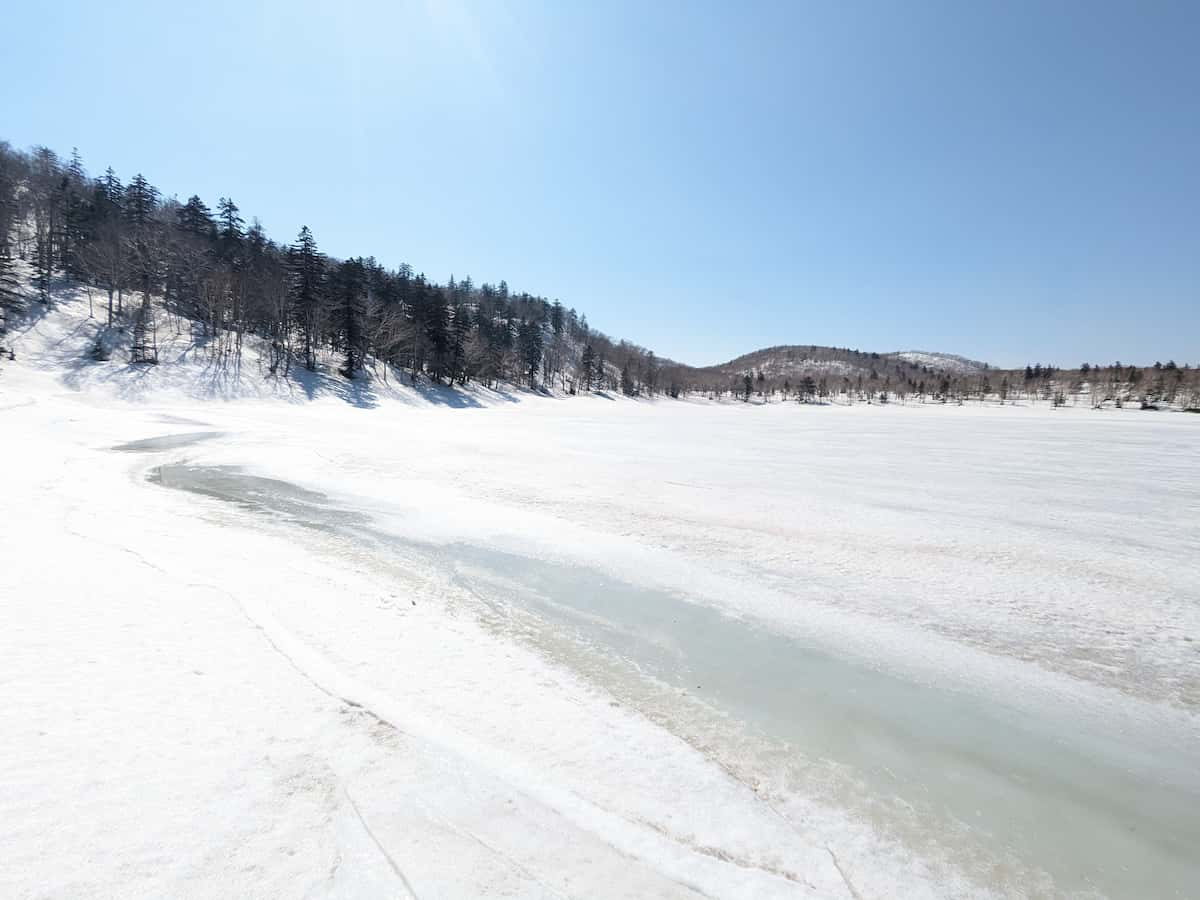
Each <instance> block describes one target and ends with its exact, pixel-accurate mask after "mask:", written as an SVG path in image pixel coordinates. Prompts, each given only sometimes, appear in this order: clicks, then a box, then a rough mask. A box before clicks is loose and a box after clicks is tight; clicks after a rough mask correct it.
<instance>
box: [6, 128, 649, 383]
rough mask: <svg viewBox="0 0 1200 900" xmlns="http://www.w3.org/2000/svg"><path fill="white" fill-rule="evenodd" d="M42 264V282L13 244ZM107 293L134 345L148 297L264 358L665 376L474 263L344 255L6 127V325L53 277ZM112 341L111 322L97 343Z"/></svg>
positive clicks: (145, 344) (515, 373)
mask: <svg viewBox="0 0 1200 900" xmlns="http://www.w3.org/2000/svg"><path fill="white" fill-rule="evenodd" d="M18 259H20V260H25V261H27V263H28V264H29V266H31V268H32V271H33V289H34V290H33V292H34V297H33V298H27V297H26V296H25V294H26V292H25V291H23V290H22V285H21V284H20V283H19V279H18V277H17V274H16V266H15V262H16V260H18ZM59 278H65V279H67V280H68V281H73V282H77V283H86V284H88V285H91V286H94V287H96V288H99V289H100V290H101V291H103V292H104V295H105V296H106V298H107V302H106V304H105V308H104V311H103V317H104V326H105V328H106V329H112V330H121V331H122V332H125V331H128V332H130V333H131V334H132V340H131V341H130V342H129V343H128V346H129V351H128V352H129V354H130V361H131V362H135V363H153V362H155V359H156V354H155V345H154V334H153V322H154V321H155V316H154V315H153V308H152V307H153V305H154V304H161V306H162V308H164V309H165V310H166V311H167V312H168V313H169V314H170V315H171V316H173V317H175V318H176V319H177V320H179V321H184V320H186V321H188V322H189V323H191V327H194V328H197V329H199V331H200V332H201V333H200V334H198V335H197V337H198V338H200V339H202V340H203V341H204V346H205V347H206V348H207V352H209V353H210V354H212V356H213V357H214V358H215V359H217V360H219V361H222V362H226V363H228V364H230V365H234V364H237V362H238V361H239V360H240V358H241V354H242V348H243V344H244V341H245V340H246V338H247V337H251V336H252V337H257V338H260V339H262V341H263V342H264V344H265V347H266V348H267V352H266V357H267V360H268V362H267V365H266V372H265V374H267V375H269V376H279V377H286V376H287V375H288V374H289V372H290V370H291V369H292V367H294V366H303V367H305V368H307V369H309V370H317V369H318V368H324V367H330V368H334V369H336V370H337V371H339V372H340V373H341V374H342V375H343V376H345V377H347V378H355V377H358V376H359V375H360V374H361V373H362V371H363V370H364V367H366V366H367V365H368V364H371V365H379V364H384V365H390V366H393V367H395V368H397V369H400V370H403V371H404V372H406V373H408V375H409V377H411V378H412V379H414V380H415V379H417V378H419V377H424V378H428V379H431V380H433V381H435V382H441V383H445V384H451V385H453V384H459V385H464V384H466V383H467V382H469V381H477V382H480V383H483V384H485V385H494V384H496V383H498V382H509V383H514V384H525V385H528V386H530V387H534V388H537V387H548V388H553V389H557V390H562V391H565V392H568V393H574V392H577V391H591V390H623V391H624V392H626V393H648V394H654V393H656V392H658V391H659V389H660V388H659V368H660V367H659V364H658V363H657V361H656V360H655V358H654V354H653V353H652V352H650V351H647V350H645V349H643V348H641V347H638V346H636V345H634V344H631V343H629V342H628V341H614V340H612V339H610V338H609V337H607V336H606V335H604V334H602V333H600V332H598V331H596V330H594V329H592V328H591V327H590V326H589V325H588V322H587V316H586V315H583V314H580V313H578V312H577V311H576V310H575V309H573V308H567V307H565V306H564V305H563V304H562V303H561V302H560V301H558V300H553V301H551V300H549V299H547V298H545V297H541V296H535V295H532V294H529V293H525V292H515V291H512V290H510V288H509V287H508V285H507V284H506V283H505V282H504V281H501V282H499V283H498V284H489V283H482V284H475V283H474V282H473V281H472V279H471V278H470V277H463V278H460V279H455V278H454V277H453V276H451V277H450V278H449V280H447V281H446V282H445V283H444V284H439V283H437V282H436V281H434V280H432V279H430V278H428V277H426V276H425V274H423V273H420V272H417V271H415V270H414V268H413V267H412V266H410V265H408V264H406V263H402V264H399V265H397V266H395V267H394V268H389V267H387V266H385V265H383V264H382V263H380V262H379V261H378V260H376V259H375V258H374V257H370V256H357V257H352V258H349V259H334V258H331V257H329V256H327V255H326V254H324V253H322V252H321V249H320V247H319V244H318V242H317V239H316V237H315V235H314V234H313V232H312V231H311V230H310V229H309V228H308V227H307V226H306V227H304V228H301V230H300V232H299V234H298V235H297V236H296V238H295V239H294V240H293V241H292V242H291V243H290V244H281V243H279V242H278V241H276V240H274V239H272V238H271V237H270V236H269V235H268V234H267V233H266V231H265V230H264V228H263V226H262V224H261V223H260V222H259V221H258V220H257V219H254V218H250V219H249V221H247V216H246V215H244V214H243V212H242V211H241V209H240V208H239V207H238V205H237V203H236V202H235V201H234V200H233V199H232V198H229V197H221V198H220V199H219V200H218V201H217V204H216V208H215V209H211V208H210V207H209V206H208V205H207V204H206V203H205V202H204V201H203V200H202V199H201V198H200V197H198V196H191V197H189V198H188V199H187V200H186V201H182V202H181V201H179V200H178V199H176V198H174V197H169V198H164V197H163V196H162V194H161V192H160V191H159V190H158V189H157V188H156V187H155V186H154V185H152V184H151V183H150V182H149V181H147V180H146V179H145V178H144V177H143V176H142V175H140V174H138V175H135V176H134V177H133V178H131V179H130V180H129V182H128V183H123V182H122V180H121V179H120V178H119V177H118V175H117V174H116V173H115V172H114V171H113V169H111V168H109V169H107V170H106V171H105V172H104V174H102V175H100V176H99V177H92V176H90V175H89V174H88V172H87V170H86V169H85V168H84V165H83V162H82V160H81V159H80V157H79V154H78V153H73V154H72V156H71V157H70V159H68V160H62V159H60V158H59V157H58V156H57V155H56V154H55V153H54V152H53V151H52V150H49V149H47V148H45V147H36V148H34V149H33V150H32V151H31V152H29V153H24V152H21V151H17V150H14V149H13V148H11V147H10V146H9V145H7V144H3V143H0V329H2V328H3V327H4V326H5V324H6V323H7V322H9V321H10V320H11V319H12V317H13V316H14V315H16V314H18V313H19V312H20V311H21V309H22V307H23V305H24V304H25V303H26V301H27V300H32V302H34V303H39V302H40V303H43V304H48V303H49V302H51V299H52V294H51V287H52V285H53V284H54V283H55V279H59ZM110 343H111V342H110V341H108V340H107V339H106V337H105V336H104V335H102V336H101V338H100V339H98V341H97V346H96V354H97V356H98V357H103V356H104V355H105V353H106V352H107V347H108V345H109V344H110Z"/></svg>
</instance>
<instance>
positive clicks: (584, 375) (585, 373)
mask: <svg viewBox="0 0 1200 900" xmlns="http://www.w3.org/2000/svg"><path fill="white" fill-rule="evenodd" d="M595 368H596V351H595V350H593V349H592V345H591V344H588V345H587V346H586V347H584V348H583V360H582V371H581V373H580V380H581V381H582V382H583V389H584V390H585V391H590V390H591V389H592V378H593V374H594V371H595Z"/></svg>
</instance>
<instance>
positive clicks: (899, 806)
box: [0, 369, 1200, 900]
mask: <svg viewBox="0 0 1200 900" xmlns="http://www.w3.org/2000/svg"><path fill="white" fill-rule="evenodd" d="M9 374H10V375H12V376H15V378H14V381H13V382H12V383H13V384H15V385H16V387H17V389H18V390H17V392H16V394H14V400H13V402H12V404H10V406H9V408H8V409H7V411H6V412H5V417H6V427H7V428H8V429H9V430H10V431H9V433H10V434H12V436H13V440H12V442H11V443H10V447H11V448H12V450H13V453H14V459H13V463H12V465H13V471H19V472H20V473H21V476H22V477H21V478H20V479H18V480H17V481H15V482H13V483H12V484H11V485H10V490H9V493H10V503H11V504H12V505H13V508H14V509H19V510H21V511H22V514H21V515H19V516H9V517H6V518H3V519H0V540H2V541H3V546H4V548H5V553H6V560H7V561H8V562H7V563H6V566H5V567H3V568H2V569H0V596H2V597H3V598H4V604H5V615H6V624H7V625H8V627H7V628H6V629H4V630H3V631H2V632H0V679H2V680H3V681H4V683H5V684H6V686H7V687H8V689H9V696H10V703H8V704H7V705H6V706H5V707H4V708H3V709H0V781H2V782H3V783H5V784H7V785H14V786H16V787H15V789H14V790H13V791H12V792H11V793H10V794H8V795H7V796H6V808H5V812H6V815H5V817H4V821H5V825H4V826H3V828H4V829H5V830H0V845H2V846H3V847H4V849H5V851H6V854H5V856H6V863H7V864H6V865H4V866H0V893H3V894H5V895H6V896H41V895H56V896H80V895H85V896H86V895H92V896H112V895H130V894H135V893H136V894H140V895H144V896H175V895H188V896H205V897H207V896H213V897H216V896H227V895H229V894H230V893H236V894H238V895H243V896H262V897H280V898H283V897H291V896H295V895H296V894H297V892H300V893H307V894H308V895H310V896H314V897H354V898H357V897H373V896H379V895H381V894H384V895H391V894H396V895H404V894H405V893H409V894H415V895H416V896H435V895H440V896H480V895H485V894H505V895H514V896H522V897H548V898H550V897H562V896H596V895H598V894H603V895H606V896H623V897H631V898H632V897H637V898H639V900H640V898H645V897H658V898H674V897H696V896H720V897H725V896H760V897H835V898H846V900H855V898H867V897H891V896H905V897H929V898H932V897H963V896H1000V897H1026V896H1063V895H1067V896H1071V895H1074V896H1095V895H1102V896H1112V897H1124V896H1137V897H1188V896H1193V895H1194V894H1195V888H1194V886H1195V885H1196V884H1197V883H1200V871H1198V869H1197V861H1196V855H1195V853H1194V852H1192V850H1193V848H1194V847H1195V846H1197V845H1198V844H1200V813H1197V809H1200V783H1198V781H1200V777H1198V775H1197V772H1198V771H1200V754H1198V753H1197V750H1196V747H1197V746H1200V649H1198V647H1200V570H1198V568H1197V567H1196V565H1195V559H1196V554H1197V550H1200V543H1198V541H1200V528H1198V527H1197V523H1198V522H1200V427H1198V425H1200V420H1198V419H1197V418H1195V417H1191V416H1184V415H1173V416H1170V415H1162V416H1157V415H1154V414H1140V413H1138V412H1136V411H1127V412H1122V413H1115V414H1114V413H1092V412H1091V411H1085V410H1079V409H1076V410H1071V409H1068V410H1058V411H1051V410H1048V409H1040V410H1029V409H1008V408H1006V409H996V408H989V407H984V408H978V407H961V408H938V407H925V408H922V407H911V408H906V409H900V408H897V409H891V408H878V407H855V408H840V407H823V408H811V407H810V408H805V407H799V406H794V405H793V406H786V407H785V406H782V405H774V406H769V407H755V406H752V405H751V406H744V405H741V404H738V405H732V404H726V405H710V404H702V403H665V402H662V403H654V404H646V403H636V402H628V401H608V400H604V399H602V398H576V399H574V400H570V401H566V400H556V399H552V398H532V397H531V398H528V399H526V400H524V401H522V402H521V403H519V404H511V403H508V402H503V403H500V402H499V401H497V404H498V405H496V406H495V407H494V408H482V409H477V410H451V409H429V408H425V407H421V406H418V405H415V402H414V405H412V406H404V407H401V406H398V405H386V404H384V405H381V407H380V408H377V409H373V410H361V409H354V408H351V407H348V406H346V405H345V404H341V403H337V402H327V403H322V402H313V403H309V404H301V405H295V406H293V405H289V404H285V403H276V402H253V403H252V402H239V403H228V404H219V403H210V402H202V401H187V400H174V401H173V402H171V403H170V404H168V405H163V406H155V405H153V404H147V405H145V406H134V405H131V404H127V403H124V402H120V401H116V400H111V401H110V400H105V399H104V398H102V397H101V396H100V395H99V394H97V393H87V394H64V393H62V392H61V390H60V388H59V386H58V384H57V382H50V381H46V380H38V379H41V378H42V376H41V375H39V374H35V373H32V372H30V373H23V372H22V370H20V369H13V370H11V371H10V372H9ZM22 377H25V378H27V381H26V382H22V381H21V380H20V378H22ZM22 385H24V387H22ZM22 390H24V391H25V392H26V393H25V396H24V397H22V396H20V392H21V391H22ZM389 402H390V401H389ZM49 548H52V550H53V560H51V559H49V558H48V555H47V554H48V553H50V552H51V551H50V549H49ZM64 562H65V563H66V564H64ZM81 759H82V760H85V761H86V764H85V765H80V762H79V761H80V760H81ZM45 835H53V836H54V838H53V841H51V842H50V843H47V840H46V838H45Z"/></svg>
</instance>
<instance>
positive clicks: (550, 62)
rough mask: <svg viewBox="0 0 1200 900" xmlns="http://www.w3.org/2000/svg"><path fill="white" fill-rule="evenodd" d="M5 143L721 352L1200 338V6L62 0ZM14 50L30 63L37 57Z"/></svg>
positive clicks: (10, 99) (38, 44)
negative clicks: (226, 203) (228, 199)
mask: <svg viewBox="0 0 1200 900" xmlns="http://www.w3.org/2000/svg"><path fill="white" fill-rule="evenodd" d="M4 23H5V31H6V32H7V33H8V35H9V36H10V37H9V39H7V40H6V41H5V54H4V61H3V68H4V69H5V71H6V72H7V73H8V78H7V88H6V90H5V95H4V103H3V108H2V110H0V139H6V140H8V141H9V142H10V143H12V144H14V145H16V146H20V147H28V146H30V145H32V144H34V143H41V144H46V145H47V146H50V147H52V148H54V149H55V150H58V151H60V152H62V153H64V154H65V153H69V152H70V149H71V147H73V146H77V147H78V148H79V149H80V152H81V153H82V154H83V156H84V160H85V162H86V163H87V165H88V167H89V169H90V170H91V171H93V172H100V171H102V170H103V169H104V167H105V166H107V165H110V164H111V165H112V166H113V167H114V168H115V169H116V170H117V171H118V173H119V174H120V175H121V176H122V177H124V178H128V177H129V176H130V175H132V174H134V172H135V171H138V170H140V171H142V172H143V173H144V174H145V175H146V176H147V177H148V178H149V179H150V180H151V181H153V182H154V183H155V184H156V185H158V186H159V187H160V188H161V189H162V190H164V191H165V192H166V193H168V194H178V195H179V196H180V197H181V198H185V197H186V196H188V195H189V194H191V193H199V194H200V195H201V196H202V197H204V198H205V199H206V200H207V201H208V202H209V203H210V204H213V205H215V201H216V199H217V197H218V196H221V195H229V196H232V197H233V198H234V199H235V200H236V201H237V203H238V204H239V205H240V206H241V208H242V210H243V213H245V214H247V215H257V216H258V217H259V218H261V219H262V221H263V223H264V224H265V226H266V227H267V230H268V232H269V233H270V234H271V235H272V236H273V237H275V238H276V239H280V240H290V239H291V238H292V237H293V236H294V234H295V232H296V231H297V230H298V229H299V227H300V225H302V224H308V225H309V226H310V227H312V229H313V231H314V233H315V235H316V237H317V239H318V241H319V243H320V244H321V246H322V248H323V249H325V250H326V251H327V252H329V253H331V254H333V255H336V256H346V255H351V254H354V255H357V254H363V255H374V256H376V257H377V258H378V259H380V260H381V261H382V262H384V263H385V264H388V265H396V264H398V263H400V262H402V261H406V262H409V263H411V264H412V265H413V266H414V267H416V268H417V269H418V270H421V271H424V272H426V273H427V274H428V275H430V276H431V277H434V278H436V279H437V280H439V281H443V280H445V279H446V278H447V277H448V276H450V275H451V274H454V275H455V276H457V277H462V276H463V275H467V274H470V275H471V276H472V277H473V278H474V279H475V281H476V282H477V283H478V282H482V281H493V282H494V281H499V280H500V279H502V278H504V279H507V281H508V282H509V284H510V285H511V286H512V287H513V288H514V289H517V290H529V291H531V292H533V293H540V294H543V295H545V296H548V297H551V298H555V297H557V298H561V299H562V300H563V301H564V302H565V303H567V304H568V305H573V306H575V307H577V308H578V309H580V310H582V311H585V312H587V314H588V316H589V319H590V320H591V322H592V323H593V324H594V325H595V326H597V327H599V328H601V329H603V330H604V331H606V332H608V333H609V334H611V335H613V336H617V337H628V338H630V339H632V340H635V341H638V342H640V343H643V344H645V345H646V346H649V347H650V348H652V349H654V350H655V351H656V352H658V353H659V354H660V355H664V356H670V357H673V358H676V359H681V360H683V361H686V362H691V363H695V364H706V363H713V362H718V361H723V360H726V359H729V358H731V357H734V356H737V355H739V354H741V353H743V352H747V351H750V350H752V349H757V348H758V347H762V346H767V345H771V344H781V343H802V344H833V345H836V346H851V347H857V348H861V349H871V350H891V349H909V348H920V349H935V350H946V351H950V352H957V353H962V354H965V355H968V356H973V357H977V358H981V359H986V360H989V361H991V362H994V363H998V364H1009V365H1014V364H1024V363H1025V362H1033V361H1042V362H1054V363H1056V364H1059V365H1077V364H1078V363H1079V362H1081V361H1084V360H1088V361H1091V362H1105V363H1109V362H1112V361H1113V360H1114V359H1121V360H1122V361H1127V362H1128V361H1134V360H1136V361H1139V362H1152V361H1154V360H1155V359H1162V360H1163V361H1165V360H1166V359H1168V358H1175V359H1176V360H1178V361H1179V362H1181V363H1182V362H1184V361H1188V362H1192V363H1193V364H1195V363H1198V362H1200V4H1197V3H1194V2H1179V3H1158V2H1140V3H1135V2H1128V3H1113V2H1104V0H1091V2H1068V0H1043V2H1025V0H1011V2H1004V3H995V4H989V3H984V2H982V0H980V2H967V3H963V2H958V0H948V2H920V0H912V2H898V0H890V2H877V3H861V2H846V0H839V2H829V3H806V2H799V0H796V2H782V3H766V2H764V3H746V4H742V3H732V2H731V3H728V4H715V3H704V2H682V3H673V2H667V0H656V2H651V3H645V2H619V0H611V2H609V0H606V2H600V0H596V2H585V0H578V2H576V0H553V2H549V0H548V2H514V3H507V4H502V3H498V2H494V3H467V2H460V0H428V2H426V0H420V2H402V0H401V2H379V3H354V2H343V3H310V2H305V0H299V2H298V0H289V2H286V3H285V2H279V3H275V2H271V3H262V4H254V3H229V4H219V3H195V4H186V5H185V4H171V3H161V2H145V3H141V2H136V3H123V2H109V3H92V2H83V3H75V2H60V3H56V4H54V5H53V6H46V5H44V4H42V5H38V4H12V5H10V8H9V9H6V10H5V12H4ZM12 73H17V74H16V76H15V77H14V75H13V74H12Z"/></svg>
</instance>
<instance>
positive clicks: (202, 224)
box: [175, 194, 217, 240]
mask: <svg viewBox="0 0 1200 900" xmlns="http://www.w3.org/2000/svg"><path fill="white" fill-rule="evenodd" d="M175 219H176V221H177V222H178V223H179V229H180V230H181V231H183V232H185V233H187V234H191V235H195V236H196V237H201V238H207V239H210V240H211V239H212V238H214V237H215V236H216V232H217V226H216V223H215V222H214V221H213V216H212V211H211V210H210V209H209V208H208V207H207V206H206V205H205V203H204V201H203V200H201V199H200V198H199V197H198V196H196V195H195V194H193V195H192V196H191V197H189V198H188V201H187V203H185V204H184V205H183V206H181V207H179V209H178V210H177V211H176V212H175Z"/></svg>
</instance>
